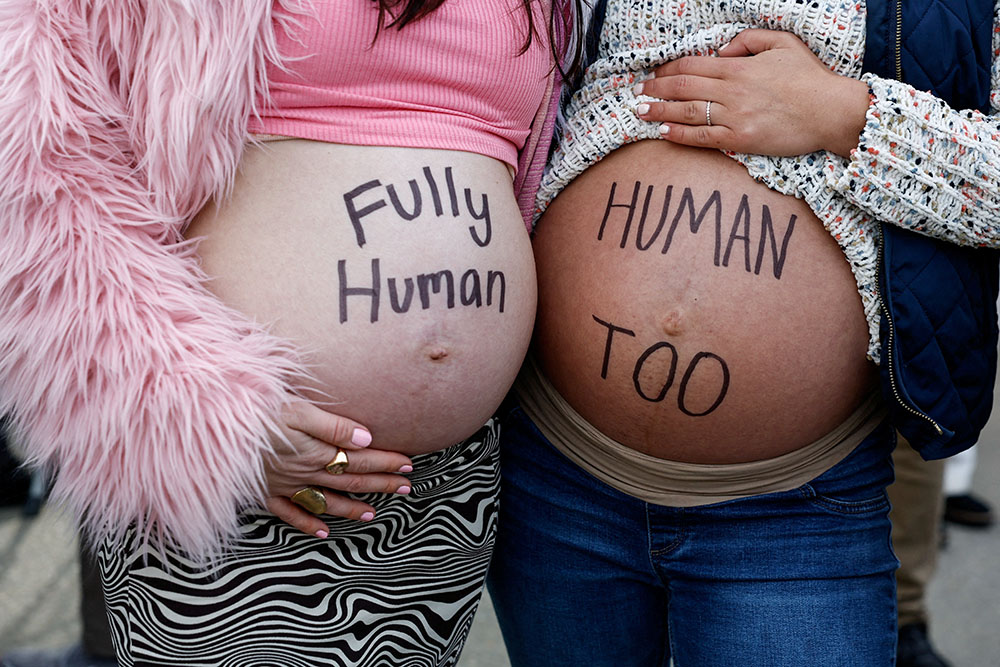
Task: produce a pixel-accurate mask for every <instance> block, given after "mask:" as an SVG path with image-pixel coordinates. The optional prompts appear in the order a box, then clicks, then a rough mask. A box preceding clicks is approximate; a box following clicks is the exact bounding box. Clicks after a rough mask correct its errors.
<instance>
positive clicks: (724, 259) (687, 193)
mask: <svg viewBox="0 0 1000 667" xmlns="http://www.w3.org/2000/svg"><path fill="white" fill-rule="evenodd" d="M617 189H618V183H617V182H614V183H612V184H611V191H610V193H609V195H608V205H607V207H606V208H605V211H604V218H603V219H602V220H601V228H600V230H599V231H598V232H597V240H598V241H603V240H604V234H605V233H606V232H610V229H609V226H611V225H616V224H620V225H621V243H620V246H619V247H621V248H625V246H626V245H627V244H628V241H629V237H630V235H631V234H632V223H633V221H634V222H635V223H636V229H635V237H634V242H635V247H636V249H637V250H643V251H644V250H649V249H650V248H651V247H652V246H653V244H654V243H656V241H657V239H659V237H660V234H661V233H662V232H663V227H664V225H666V222H667V218H669V217H670V214H671V208H670V205H671V199H672V197H673V192H674V186H673V185H668V186H667V187H666V188H665V189H664V190H663V203H662V204H661V205H660V211H659V220H658V221H657V222H656V227H655V228H653V230H652V231H651V232H650V233H649V237H648V238H646V237H645V233H646V221H647V217H648V216H649V215H650V214H652V215H653V216H655V215H656V213H655V211H650V202H651V201H652V200H653V194H654V190H655V189H656V188H655V187H654V186H652V185H649V186H646V189H645V190H646V192H645V195H644V196H643V198H642V205H641V207H640V206H639V194H640V192H642V189H643V188H642V183H641V182H640V181H636V182H635V185H634V186H633V188H632V196H631V198H629V197H628V196H626V197H625V198H621V201H616V199H615V191H616V190H617ZM700 203H701V207H700V208H698V207H697V206H696V204H695V195H694V194H693V193H692V191H691V188H684V191H683V192H682V193H681V195H680V200H679V201H678V202H677V209H676V211H674V212H673V218H672V219H671V220H670V226H669V227H668V228H667V233H666V236H665V237H664V239H663V245H662V247H661V248H660V252H661V253H662V254H664V255H666V254H667V252H668V251H669V250H670V245H671V243H672V242H673V240H674V232H676V231H677V227H678V225H679V224H680V222H681V220H683V219H686V220H687V222H688V229H690V230H691V233H692V234H697V233H698V231H699V230H700V229H701V224H702V222H704V221H705V220H706V219H708V220H711V221H712V222H714V228H715V257H714V260H715V266H729V264H730V261H731V260H732V255H733V251H734V250H736V252H739V249H738V248H737V246H738V245H740V246H742V253H741V254H742V255H743V264H744V268H745V269H746V271H747V273H751V272H752V273H753V274H754V275H760V272H761V268H762V267H763V264H764V258H765V256H766V255H767V254H768V253H767V249H768V246H770V256H771V272H772V273H773V275H774V277H775V278H776V279H779V280H780V279H781V271H782V269H783V268H784V265H785V254H786V252H787V251H788V241H789V240H790V239H791V238H792V231H793V230H794V229H795V218H796V216H795V215H794V214H793V215H792V216H790V217H789V219H788V224H787V226H786V227H785V233H784V236H783V237H782V239H781V247H780V249H779V247H778V239H777V235H776V233H775V230H774V221H773V220H772V218H771V209H770V208H768V206H767V204H761V206H760V217H759V219H758V222H759V229H758V232H757V236H758V240H757V248H756V256H755V257H753V258H752V257H751V255H752V254H753V253H751V233H750V225H751V221H752V217H753V216H752V215H751V208H750V198H749V197H748V196H747V195H745V194H744V195H743V196H742V197H741V198H740V201H739V204H738V205H737V206H736V211H735V213H733V216H732V225H731V226H730V228H729V230H728V232H727V231H724V230H723V227H722V214H723V202H722V194H721V193H720V192H719V191H718V190H713V191H712V194H711V195H709V196H708V198H707V199H705V200H704V201H703V202H700ZM696 208H698V210H697V212H695V209H696ZM637 211H638V213H639V217H638V220H635V217H636V212H637ZM622 218H624V220H622ZM609 223H610V224H609ZM723 241H725V251H723V248H722V244H723ZM751 259H753V261H752V262H751Z"/></svg>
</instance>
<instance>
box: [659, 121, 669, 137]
mask: <svg viewBox="0 0 1000 667" xmlns="http://www.w3.org/2000/svg"><path fill="white" fill-rule="evenodd" d="M659 130H660V134H662V135H663V136H666V135H668V134H670V126H669V125H667V124H665V123H664V124H663V125H661V126H660V127H659Z"/></svg>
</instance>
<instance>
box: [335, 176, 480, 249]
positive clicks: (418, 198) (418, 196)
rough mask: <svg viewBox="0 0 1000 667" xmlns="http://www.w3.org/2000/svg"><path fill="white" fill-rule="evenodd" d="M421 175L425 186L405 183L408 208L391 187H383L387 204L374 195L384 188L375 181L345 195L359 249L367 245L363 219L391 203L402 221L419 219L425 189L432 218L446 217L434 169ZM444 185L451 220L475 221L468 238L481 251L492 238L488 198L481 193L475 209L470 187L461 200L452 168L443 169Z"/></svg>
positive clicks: (416, 183) (464, 190) (345, 204)
mask: <svg viewBox="0 0 1000 667" xmlns="http://www.w3.org/2000/svg"><path fill="white" fill-rule="evenodd" d="M423 175H424V181H425V184H424V185H421V183H420V181H418V180H417V179H410V180H408V181H407V185H409V190H410V197H409V198H410V199H411V200H412V204H411V205H407V204H404V202H403V201H402V198H401V197H400V193H399V191H398V190H397V189H396V186H395V185H394V184H388V185H386V186H384V189H385V194H386V196H387V197H388V199H389V201H388V202H386V200H385V198H383V197H380V196H379V195H378V193H377V192H373V190H376V189H378V188H383V185H382V181H380V180H378V179H374V180H371V181H368V182H366V183H362V184H361V185H359V186H358V187H356V188H354V189H353V190H351V191H350V192H347V193H345V194H344V206H345V207H346V209H347V217H348V219H349V220H350V221H351V227H352V228H353V230H354V238H355V241H356V242H357V244H358V247H359V248H363V247H364V246H365V244H366V243H367V242H368V239H367V237H366V234H365V222H366V221H365V218H367V217H368V216H370V215H372V214H373V213H375V212H377V211H379V210H381V209H383V208H385V207H386V206H388V205H389V204H390V203H391V204H392V208H391V211H393V212H395V214H396V216H398V217H399V218H400V219H402V220H405V221H407V222H409V221H412V220H416V219H417V218H418V217H420V216H421V214H423V213H424V212H425V211H424V207H423V203H424V197H423V194H422V191H423V189H424V188H426V190H427V192H428V193H429V194H430V201H431V204H433V211H434V216H435V217H438V218H440V217H442V216H445V215H446V212H445V207H444V200H443V198H442V192H441V190H440V188H439V187H438V180H437V179H436V178H435V177H434V172H433V170H432V169H431V168H430V167H424V168H423ZM444 185H445V194H446V195H447V197H448V204H449V207H448V213H447V214H448V215H450V217H452V218H459V217H463V216H468V217H471V218H472V219H473V220H475V221H476V223H477V224H473V225H470V226H469V227H468V231H469V235H470V237H471V238H472V240H473V242H475V244H476V245H477V246H479V247H481V248H483V247H486V246H488V245H489V244H490V241H492V239H493V220H492V218H491V217H490V200H489V196H488V195H487V194H486V193H485V192H484V193H481V194H480V195H479V197H480V200H481V203H480V205H479V206H478V207H477V205H476V203H475V202H474V196H473V192H472V190H471V189H470V188H463V189H462V193H463V195H464V197H462V198H460V197H459V189H458V188H457V186H456V185H455V176H454V173H453V170H452V168H451V167H445V168H444ZM463 200H464V202H465V210H464V211H463V210H462V206H461V204H462V201H463ZM427 213H430V211H427ZM377 219H379V220H382V221H385V218H384V216H379V217H378V218H377ZM478 223H481V224H478Z"/></svg>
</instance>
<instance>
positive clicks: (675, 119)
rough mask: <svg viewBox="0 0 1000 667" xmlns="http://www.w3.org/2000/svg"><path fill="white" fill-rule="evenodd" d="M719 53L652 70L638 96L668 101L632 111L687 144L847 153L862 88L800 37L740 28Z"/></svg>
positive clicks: (864, 103) (860, 120)
mask: <svg viewBox="0 0 1000 667" xmlns="http://www.w3.org/2000/svg"><path fill="white" fill-rule="evenodd" d="M719 56H720V57H718V58H713V57H709V56H688V57H684V58H679V59H677V60H674V61H672V62H669V63H667V64H665V65H662V66H660V67H658V68H656V70H654V75H655V78H652V79H649V80H647V81H645V82H644V83H642V84H639V86H637V87H636V93H637V94H638V93H639V92H640V89H641V93H642V94H644V95H648V96H650V97H656V98H659V99H661V100H667V101H663V102H652V103H645V104H643V103H640V104H639V105H638V106H637V107H636V113H637V114H638V115H639V117H640V118H642V119H643V120H648V121H660V122H662V123H663V125H662V126H661V128H660V132H661V134H662V135H663V137H664V138H665V139H668V140H669V141H673V142H675V143H679V144H686V145H689V146H702V147H711V148H719V149H722V150H733V151H738V152H741V153H757V154H760V155H776V156H781V155H803V154H805V153H811V152H813V151H817V150H828V151H831V152H833V153H836V154H838V155H841V156H843V157H849V156H850V152H851V150H852V149H854V148H855V147H856V146H857V145H858V137H859V135H860V134H861V130H862V129H863V128H864V124H865V113H866V111H867V109H868V87H867V85H865V83H864V82H862V81H858V80H857V79H851V78H849V77H845V76H841V75H839V74H836V73H835V72H833V71H831V70H830V69H829V68H828V67H827V66H826V65H825V64H823V62H822V61H820V59H819V58H817V57H816V56H815V55H814V54H813V52H812V51H810V50H809V47H808V46H806V45H805V44H804V43H803V42H802V41H801V40H800V39H799V38H798V37H796V36H794V35H792V34H791V33H787V32H781V31H777V30H745V31H743V32H741V33H740V34H739V35H737V36H736V37H735V38H734V39H733V41H732V42H730V43H729V44H728V45H726V46H725V47H724V48H723V49H722V50H721V51H719ZM709 102H711V105H710V106H709ZM709 115H710V117H711V125H709V124H708V119H709Z"/></svg>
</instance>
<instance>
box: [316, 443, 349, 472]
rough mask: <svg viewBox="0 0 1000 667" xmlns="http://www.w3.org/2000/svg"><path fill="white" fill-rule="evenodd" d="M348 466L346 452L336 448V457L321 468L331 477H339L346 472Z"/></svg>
mask: <svg viewBox="0 0 1000 667" xmlns="http://www.w3.org/2000/svg"><path fill="white" fill-rule="evenodd" d="M349 464H350V461H348V460H347V452H345V451H344V450H343V449H339V448H338V449H337V455H336V456H334V457H333V459H332V460H331V461H330V462H329V463H327V464H326V465H325V466H323V467H324V468H325V469H326V471H327V472H328V473H330V474H331V475H340V474H342V473H344V472H347V466H348V465H349Z"/></svg>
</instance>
